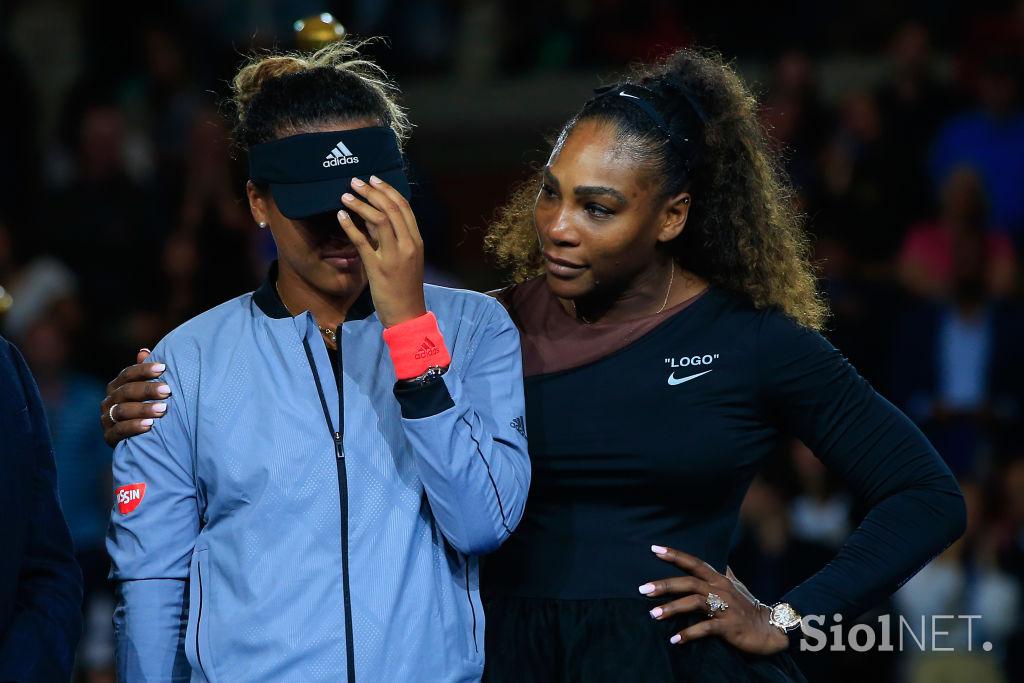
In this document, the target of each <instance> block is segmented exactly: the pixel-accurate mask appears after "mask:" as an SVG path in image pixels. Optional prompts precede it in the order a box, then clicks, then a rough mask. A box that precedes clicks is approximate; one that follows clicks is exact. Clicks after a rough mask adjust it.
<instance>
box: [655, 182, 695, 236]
mask: <svg viewBox="0 0 1024 683" xmlns="http://www.w3.org/2000/svg"><path fill="white" fill-rule="evenodd" d="M689 215H690V193H689V192H680V193H679V194H677V195H676V196H674V197H671V198H670V199H669V200H668V201H667V202H666V204H665V208H664V209H663V210H662V212H661V219H662V220H661V230H659V231H658V241H659V242H662V243H665V242H671V241H672V240H674V239H675V238H677V237H679V234H680V233H681V232H682V231H683V228H684V227H686V217H687V216H689Z"/></svg>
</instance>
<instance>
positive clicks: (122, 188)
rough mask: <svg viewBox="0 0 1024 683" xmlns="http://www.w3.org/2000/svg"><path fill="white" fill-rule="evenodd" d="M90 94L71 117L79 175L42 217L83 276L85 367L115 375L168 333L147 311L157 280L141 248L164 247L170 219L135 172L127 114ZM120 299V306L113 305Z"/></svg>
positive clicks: (48, 235)
mask: <svg viewBox="0 0 1024 683" xmlns="http://www.w3.org/2000/svg"><path fill="white" fill-rule="evenodd" d="M82 93H83V94H85V93H89V95H88V99H86V100H85V102H84V103H79V102H78V101H76V102H75V107H76V108H77V112H76V111H71V112H69V115H68V130H69V142H71V143H72V146H73V148H74V149H75V150H76V163H75V169H76V170H75V175H74V178H73V180H72V181H71V183H70V184H69V185H68V186H67V187H65V188H64V189H62V190H60V191H59V192H57V193H55V196H54V197H53V199H52V201H51V202H49V203H48V206H47V207H46V210H45V211H43V212H41V213H42V214H43V224H42V230H41V231H40V236H41V237H42V238H43V244H45V246H46V247H47V248H48V249H51V250H53V252H54V255H55V256H57V257H58V258H59V259H60V260H61V261H63V262H64V263H66V264H67V265H68V266H69V267H70V268H71V269H72V270H73V271H74V272H75V273H76V274H77V276H78V278H79V283H80V285H81V290H82V299H81V300H82V303H83V309H84V314H85V316H86V318H87V319H88V320H89V321H90V326H91V330H92V333H91V334H89V335H87V336H85V337H83V339H82V342H83V348H82V349H81V351H82V353H81V354H80V355H79V360H80V362H81V363H82V364H83V365H84V366H85V367H86V368H87V369H88V370H90V371H92V370H97V369H101V370H108V369H109V368H111V367H116V366H117V365H120V362H119V361H117V357H118V356H120V357H123V356H124V354H125V353H126V352H127V349H132V348H134V349H137V348H138V347H139V346H143V345H144V344H145V343H146V341H148V340H152V339H154V338H157V337H158V335H159V334H160V333H161V332H162V330H161V329H160V328H159V326H158V325H154V324H153V321H152V319H151V318H149V317H147V316H146V315H145V314H143V313H142V312H141V311H144V310H145V309H146V308H147V307H148V304H149V302H150V301H151V298H152V294H151V292H152V291H153V289H154V279H155V278H154V277H153V276H152V274H151V272H150V271H151V269H150V268H148V267H146V266H144V265H140V264H139V259H138V253H139V251H138V250H139V246H140V245H146V246H147V248H149V249H159V246H160V242H161V241H162V236H163V234H164V232H165V230H164V228H163V227H162V225H163V219H164V216H165V214H164V212H163V211H161V210H160V209H161V207H160V206H159V205H158V204H157V202H156V201H155V197H154V195H153V194H152V193H151V192H150V191H149V190H148V189H147V188H146V187H143V186H141V185H139V184H138V183H137V182H136V181H134V180H133V179H132V177H131V175H130V174H129V173H128V170H127V167H126V164H125V157H124V151H125V145H126V142H125V119H124V115H123V113H122V111H121V109H120V108H119V107H118V106H117V105H116V104H115V103H114V101H113V100H111V99H109V98H108V97H107V96H105V95H104V94H103V93H102V92H97V91H94V90H93V89H92V88H91V87H90V86H87V85H85V86H83V89H82ZM43 244H37V245H36V246H37V247H40V246H43ZM129 273H131V277H132V278H133V279H132V282H133V283H135V286H134V287H133V288H132V289H131V290H130V291H124V290H123V288H122V287H121V286H120V282H122V280H121V279H120V278H121V277H124V276H126V275H127V274H129ZM148 293H149V294H148ZM115 300H116V301H118V305H117V306H111V305H110V302H112V301H115ZM136 342H138V343H136Z"/></svg>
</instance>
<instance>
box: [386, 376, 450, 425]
mask: <svg viewBox="0 0 1024 683" xmlns="http://www.w3.org/2000/svg"><path fill="white" fill-rule="evenodd" d="M395 398H397V399H398V404H399V405H400V406H401V408H402V417H404V418H405V419H407V420H419V419H421V418H424V417H432V416H434V415H438V414H440V413H443V412H444V411H446V410H448V409H449V408H451V407H453V406H454V405H455V401H453V400H452V395H451V394H450V393H448V385H447V384H445V383H444V380H443V379H442V378H440V377H438V378H437V379H436V380H434V381H433V382H430V383H429V384H422V385H415V384H413V385H410V384H408V383H406V382H401V381H399V382H395Z"/></svg>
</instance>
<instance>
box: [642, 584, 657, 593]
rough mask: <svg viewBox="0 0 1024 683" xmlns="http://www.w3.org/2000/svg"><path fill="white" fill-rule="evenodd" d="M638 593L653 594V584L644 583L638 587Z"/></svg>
mask: <svg viewBox="0 0 1024 683" xmlns="http://www.w3.org/2000/svg"><path fill="white" fill-rule="evenodd" d="M639 591H640V592H641V593H643V594H644V595H647V594H648V593H653V592H654V584H653V583H645V584H644V585H642V586H640V588H639Z"/></svg>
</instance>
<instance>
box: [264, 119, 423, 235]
mask: <svg viewBox="0 0 1024 683" xmlns="http://www.w3.org/2000/svg"><path fill="white" fill-rule="evenodd" d="M403 166H404V164H403V160H402V152H401V150H400V149H399V146H398V138H397V137H396V136H395V132H394V131H393V130H391V129H390V128H388V127H385V126H374V127H371V128H355V129H352V130H342V131H328V132H324V133H300V134H298V135H291V136H288V137H286V138H279V139H277V140H271V141H270V142H264V143H260V144H258V145H253V146H252V147H250V148H249V178H250V179H251V180H252V181H253V182H257V183H265V184H269V185H270V190H271V193H272V194H273V195H274V201H275V202H276V203H277V205H278V208H279V209H280V210H281V213H283V214H284V215H285V216H287V217H288V218H305V217H307V216H312V215H315V214H318V213H326V212H328V211H337V210H338V209H340V208H341V206H342V204H341V195H342V194H343V193H345V192H349V191H350V188H349V182H350V181H351V180H352V178H360V179H361V180H363V181H365V182H369V177H370V175H371V174H373V175H376V176H377V177H378V178H380V179H382V180H383V181H384V182H386V183H388V184H390V185H392V186H393V187H394V188H395V189H396V190H398V191H399V192H400V193H401V194H402V195H403V196H405V198H406V199H408V198H409V194H410V193H409V182H408V180H407V179H406V177H405V172H404V170H403Z"/></svg>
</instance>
